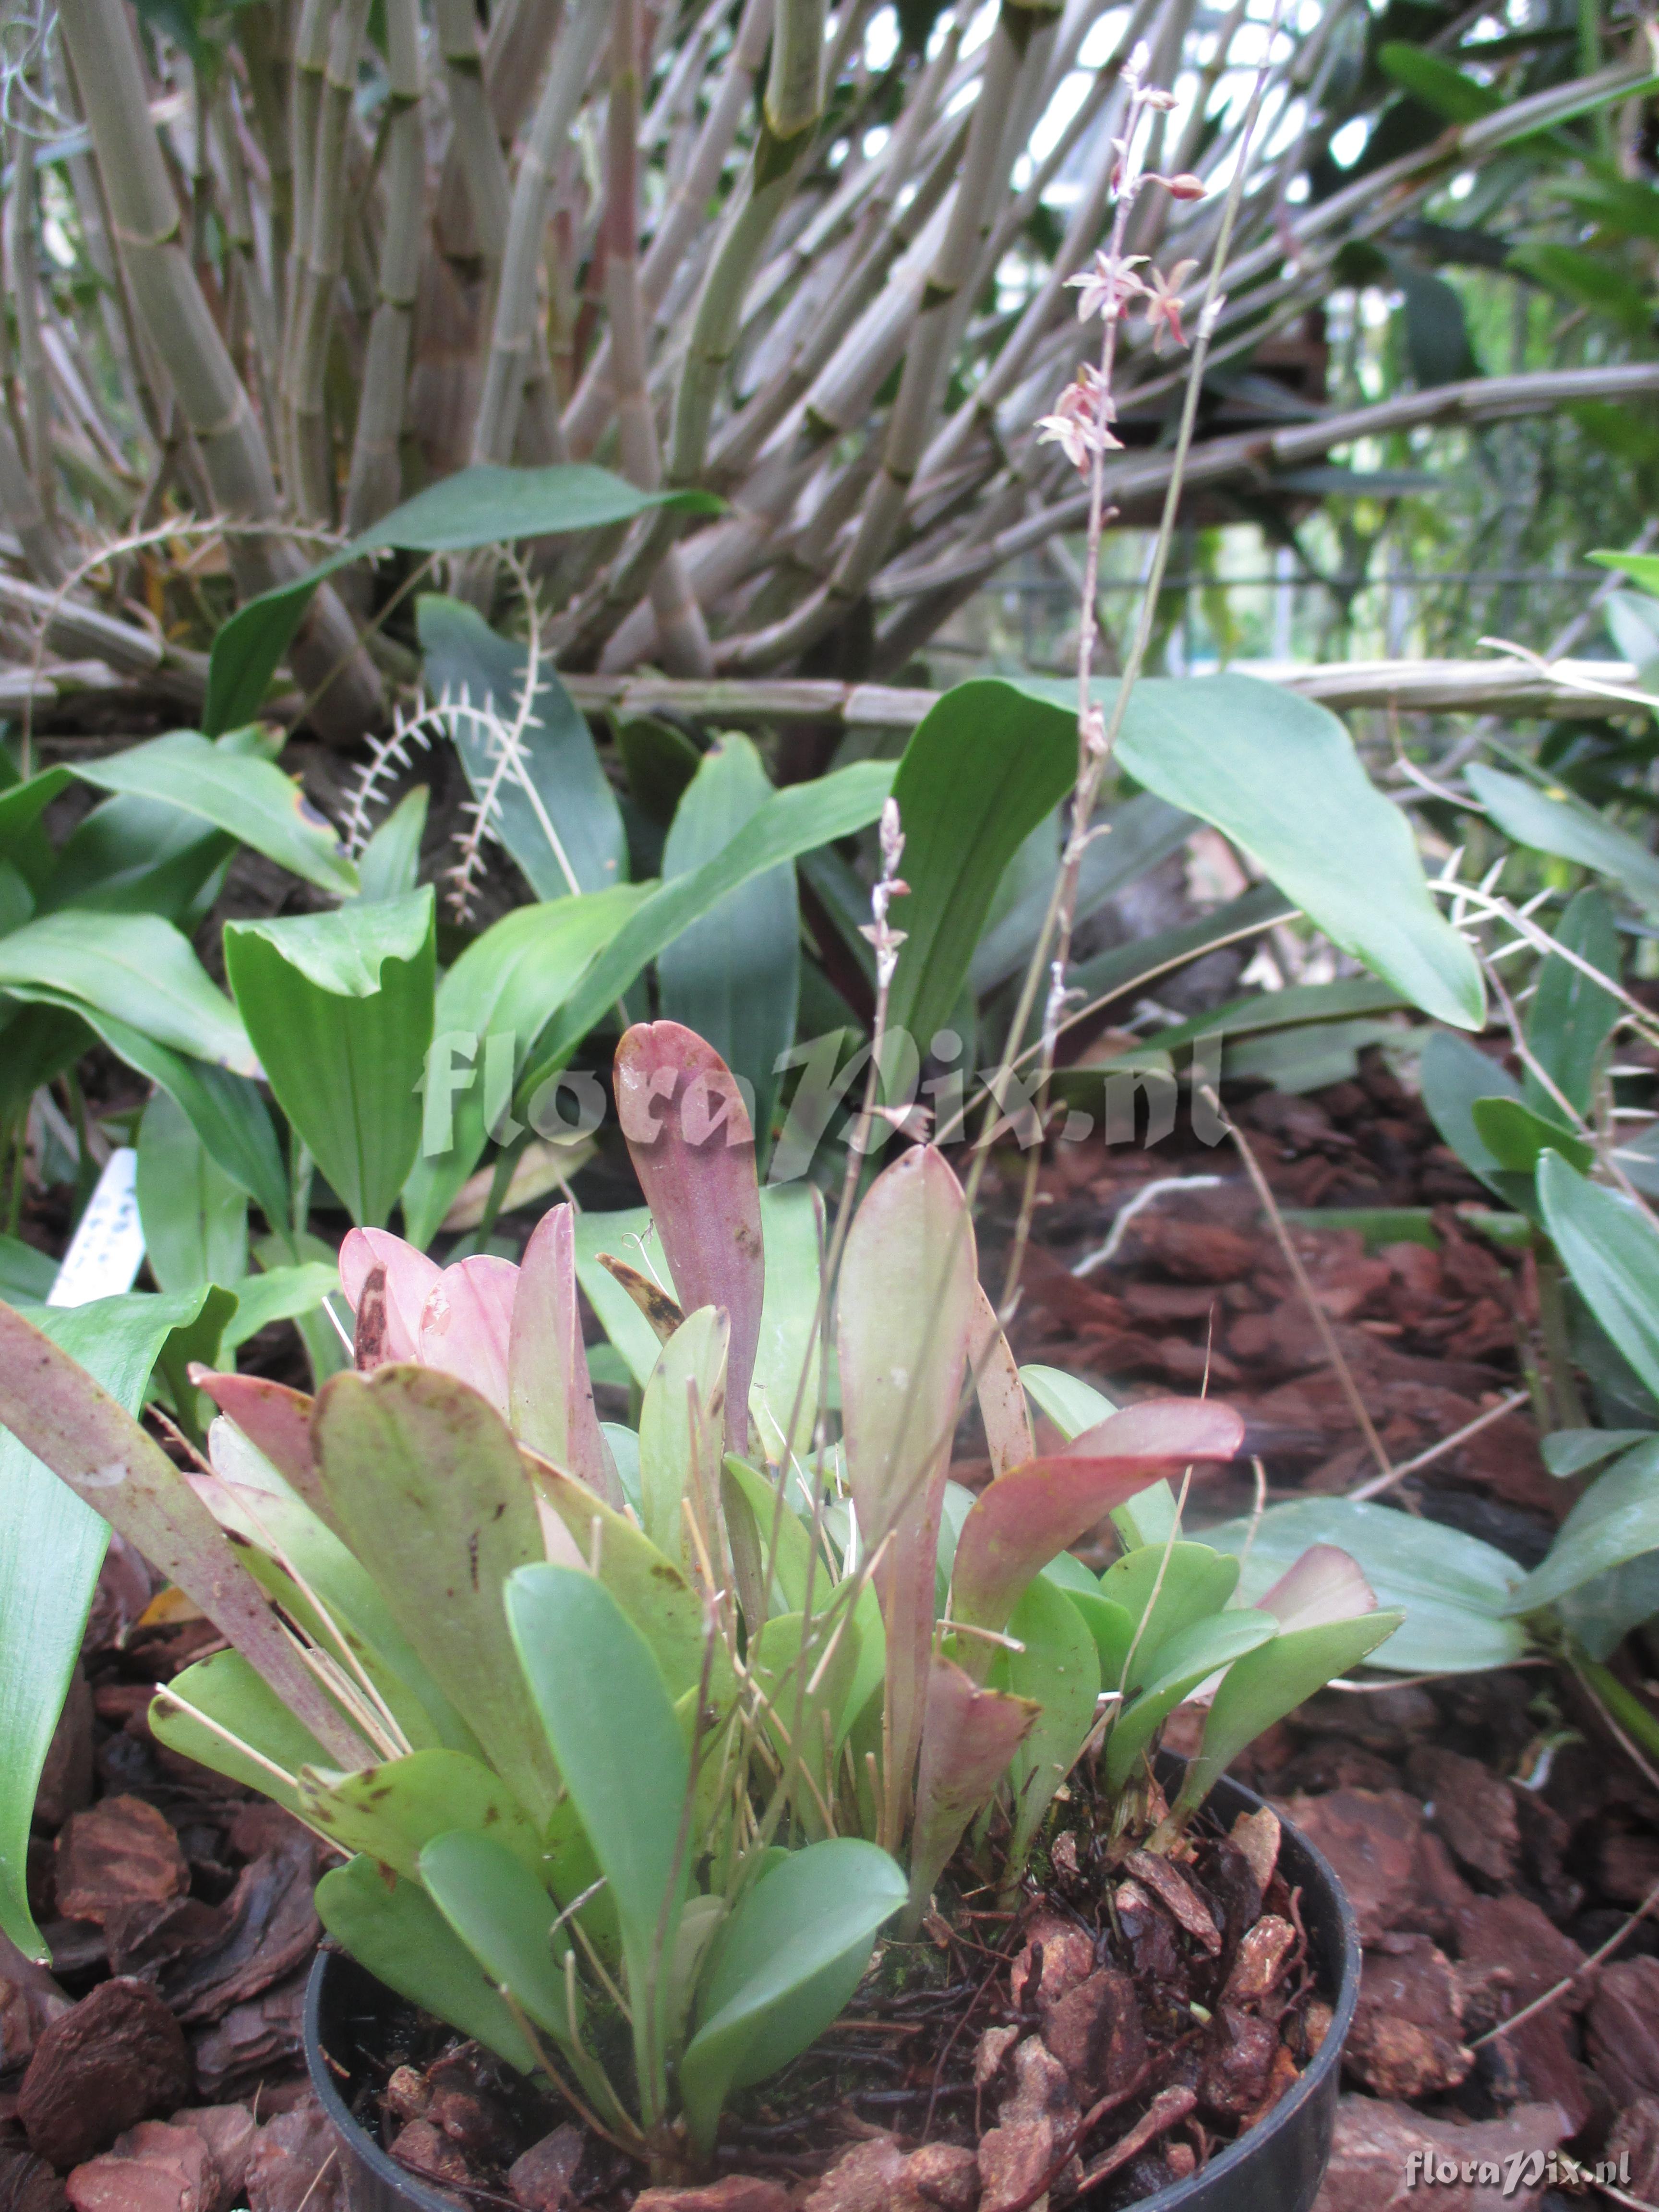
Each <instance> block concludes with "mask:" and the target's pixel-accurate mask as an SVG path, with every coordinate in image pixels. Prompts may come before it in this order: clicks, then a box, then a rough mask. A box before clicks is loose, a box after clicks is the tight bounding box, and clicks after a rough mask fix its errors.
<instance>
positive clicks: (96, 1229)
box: [46, 1145, 144, 1306]
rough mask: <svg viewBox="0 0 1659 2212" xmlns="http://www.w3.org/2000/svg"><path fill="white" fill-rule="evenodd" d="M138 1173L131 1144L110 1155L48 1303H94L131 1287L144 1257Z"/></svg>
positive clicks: (79, 1304)
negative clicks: (97, 1299)
mask: <svg viewBox="0 0 1659 2212" xmlns="http://www.w3.org/2000/svg"><path fill="white" fill-rule="evenodd" d="M137 1172H138V1155H137V1152H135V1151H134V1150H133V1149H132V1147H131V1145H123V1146H121V1147H120V1148H119V1150H118V1151H116V1152H112V1153H111V1154H110V1156H109V1158H108V1159H107V1161H106V1163H105V1165H104V1171H103V1173H102V1174H101V1175H100V1176H99V1178H98V1188H96V1189H95V1190H94V1192H93V1194H92V1196H91V1198H90V1199H89V1200H88V1201H87V1210H86V1212H84V1213H83V1214H82V1216H81V1222H80V1226H79V1227H78V1228H77V1229H76V1232H75V1234H74V1236H73V1237H71V1238H70V1248H69V1250H68V1251H67V1252H65V1253H64V1264H63V1266H62V1267H59V1269H58V1279H57V1281H56V1282H55V1283H54V1284H53V1285H52V1288H51V1290H50V1291H48V1292H47V1294H46V1304H48V1305H49V1306H85V1305H90V1304H91V1303H92V1301H93V1300H94V1298H116V1297H120V1296H121V1295H122V1293H123V1292H124V1291H130V1290H131V1288H132V1286H133V1284H134V1283H135V1282H136V1281H137V1275H138V1270H139V1268H140V1267H142V1266H143V1261H144V1229H143V1223H142V1222H141V1221H140V1220H139V1218H138V1188H137Z"/></svg>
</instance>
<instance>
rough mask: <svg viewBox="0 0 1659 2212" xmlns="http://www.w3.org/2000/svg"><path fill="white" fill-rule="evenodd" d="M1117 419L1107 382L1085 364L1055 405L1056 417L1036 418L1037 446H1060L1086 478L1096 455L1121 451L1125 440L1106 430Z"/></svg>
mask: <svg viewBox="0 0 1659 2212" xmlns="http://www.w3.org/2000/svg"><path fill="white" fill-rule="evenodd" d="M1116 416H1117V406H1116V403H1115V401H1114V399H1113V398H1112V395H1111V393H1110V392H1108V391H1107V389H1106V386H1105V380H1104V379H1103V377H1102V375H1101V374H1100V371H1099V370H1098V369H1097V368H1095V366H1094V365H1093V363H1092V362H1085V364H1084V366H1083V367H1082V368H1081V369H1079V372H1078V374H1077V378H1076V380H1075V382H1073V383H1071V384H1068V385H1067V386H1066V389H1065V390H1064V391H1063V392H1061V393H1060V397H1059V398H1058V399H1057V400H1056V401H1055V402H1054V413H1053V414H1052V415H1041V416H1038V417H1037V443H1038V444H1039V445H1040V446H1046V445H1054V446H1058V447H1060V451H1061V452H1062V453H1064V454H1065V456H1066V459H1067V460H1068V461H1069V462H1070V463H1071V464H1072V466H1073V468H1074V469H1077V470H1079V471H1081V473H1082V474H1083V475H1085V476H1087V475H1088V473H1089V467H1090V463H1091V460H1092V459H1093V457H1094V455H1095V454H1097V453H1112V452H1115V451H1118V450H1120V449H1121V446H1122V442H1123V441H1122V440H1121V439H1120V438H1115V437H1114V436H1113V435H1112V434H1111V432H1110V431H1109V429H1108V428H1107V427H1106V426H1107V424H1108V423H1109V422H1113V421H1115V419H1116Z"/></svg>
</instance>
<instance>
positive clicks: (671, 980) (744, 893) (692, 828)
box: [657, 732, 800, 1166]
mask: <svg viewBox="0 0 1659 2212" xmlns="http://www.w3.org/2000/svg"><path fill="white" fill-rule="evenodd" d="M771 797H772V781H771V778H770V777H769V775H767V773H766V769H765V768H764V766H763V763H762V761H761V757H760V754H759V752H758V750H757V748H756V746H755V744H754V742H753V740H752V739H751V738H745V737H744V736H742V735H741V734H739V733H738V732H727V733H726V734H725V735H724V736H722V737H720V738H717V739H716V740H715V743H714V747H713V749H712V750H710V751H709V752H707V753H705V754H704V755H703V757H702V762H701V763H699V765H698V769H697V772H696V775H695V776H694V777H693V778H692V781H691V783H690V788H689V789H688V790H687V791H686V792H685V793H684V796H683V797H682V799H681V800H680V803H679V806H678V809H677V811H676V812H675V815H674V819H673V822H672V823H671V826H670V829H669V832H668V836H667V840H666V842H665V845H664V847H663V856H662V873H663V880H664V882H665V883H671V882H672V881H673V880H674V879H675V878H677V877H680V876H684V875H687V874H690V873H691V872H694V871H695V870H696V869H698V868H700V867H702V865H703V864H704V862H705V861H708V860H713V859H714V857H715V856H716V854H719V853H720V852H722V851H723V850H724V849H725V848H726V846H727V845H728V844H729V843H730V842H731V841H732V838H733V837H734V836H737V834H738V831H739V830H740V829H743V827H744V824H745V823H748V822H750V820H752V819H753V817H754V816H755V815H756V814H757V812H758V811H760V809H761V808H762V807H763V805H765V804H766V802H767V800H768V799H770V798H771ZM657 980H658V986H659V1000H660V1004H661V1010H662V1012H664V1013H665V1015H666V1016H667V1017H668V1018H669V1019H670V1020H671V1021H676V1022H683V1023H684V1025H685V1026H686V1028H687V1029H690V1030H696V1033H697V1035H698V1036H701V1037H705V1038H707V1040H708V1042H709V1043H710V1044H711V1045H713V1047H714V1050H715V1051H716V1052H717V1053H718V1054H720V1058H721V1059H722V1060H724V1061H725V1062H726V1066H728V1067H729V1068H730V1069H731V1070H732V1073H733V1074H734V1075H735V1076H736V1077H737V1078H738V1080H739V1081H740V1082H741V1083H744V1084H746V1085H748V1086H749V1096H748V1100H747V1102H746V1103H748V1104H749V1110H750V1121H751V1122H752V1123H753V1126H754V1130H755V1137H756V1141H757V1146H758V1147H759V1154H760V1159H761V1164H762V1165H763V1166H764V1164H765V1159H766V1155H767V1152H768V1150H769V1145H770V1138H771V1127H772V1109H773V1105H774V1103H775V1100H776V1097H777V1088H778V1079H777V1074H776V1072H775V1071H776V1065H777V1061H778V1058H779V1055H780V1054H782V1053H783V1052H785V1051H787V1048H788V1047H789V1045H790V1044H791V1043H792V1042H793V1038H794V1034H795V1008H796V1002H797V1000H798V998H799V987H800V915H799V905H798V902H797V899H796V895H795V872H794V870H793V867H791V866H789V865H788V864H787V862H780V864H779V865H778V866H776V867H775V868H771V869H769V870H768V871H767V872H765V873H764V874H763V875H758V876H755V877H752V878H750V881H749V882H747V883H746V884H744V885H743V887H742V888H741V889H740V890H735V891H729V892H728V893H727V894H726V896H725V897H724V898H723V899H721V900H720V901H719V902H718V903H717V904H716V905H714V907H712V908H710V909H709V911H708V913H707V914H706V915H703V916H702V919H701V920H700V921H694V922H692V923H691V924H690V926H689V927H687V928H685V929H684V930H682V931H681V932H680V933H679V935H678V937H676V938H675V939H674V940H673V941H672V943H671V944H670V945H665V946H664V948H663V950H662V952H661V954H660V955H659V958H658V961H657Z"/></svg>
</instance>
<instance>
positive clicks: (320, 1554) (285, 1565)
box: [197, 1383, 478, 1764]
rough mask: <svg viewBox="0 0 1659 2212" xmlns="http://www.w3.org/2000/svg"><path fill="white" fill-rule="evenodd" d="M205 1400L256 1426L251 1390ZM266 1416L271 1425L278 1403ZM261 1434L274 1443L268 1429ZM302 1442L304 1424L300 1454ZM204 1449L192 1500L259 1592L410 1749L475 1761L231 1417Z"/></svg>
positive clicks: (368, 1582) (404, 1646)
mask: <svg viewBox="0 0 1659 2212" xmlns="http://www.w3.org/2000/svg"><path fill="white" fill-rule="evenodd" d="M276 1387H278V1388H280V1386H276ZM254 1388H255V1389H257V1388H258V1385H257V1383H256V1384H255V1385H254ZM213 1395H215V1396H216V1397H224V1398H226V1401H227V1402H228V1404H230V1405H231V1406H233V1407H237V1408H238V1409H239V1410H240V1412H241V1413H242V1416H243V1418H244V1419H247V1420H248V1421H249V1423H250V1425H252V1426H253V1427H256V1428H257V1427H258V1426H259V1422H258V1419H257V1412H258V1409H259V1407H260V1401H259V1400H258V1398H257V1397H254V1396H253V1395H252V1392H249V1391H245V1390H244V1391H239V1390H238V1389H235V1387H234V1385H233V1387H232V1389H231V1390H230V1392H229V1393H228V1394H227V1393H226V1391H225V1389H224V1388H223V1385H222V1383H216V1385H215V1388H214V1392H213ZM291 1410H292V1412H293V1413H301V1411H303V1412H304V1413H309V1411H310V1410H311V1401H305V1400H302V1401H301V1405H300V1407H295V1408H292V1409H291ZM271 1411H274V1412H275V1413H276V1418H277V1419H281V1417H282V1408H281V1406H280V1401H279V1402H278V1405H277V1407H276V1408H274V1409H271ZM270 1418H271V1413H270V1412H268V1413H267V1419H270ZM265 1433H266V1435H267V1437H269V1438H270V1441H271V1442H272V1443H276V1438H275V1437H270V1430H269V1429H267V1430H266V1431H265ZM310 1441H311V1440H310V1433H309V1430H308V1428H307V1430H306V1431H304V1449H305V1450H306V1452H307V1458H308V1457H309V1452H310ZM208 1449H209V1454H210V1459H211V1462H212V1467H213V1475H212V1477H211V1478H208V1479H204V1480H201V1481H199V1482H198V1483H197V1495H198V1496H200V1497H201V1498H203V1499H204V1502H205V1503H206V1504H207V1505H208V1506H209V1508H210V1510H211V1511H212V1513H213V1516H214V1517H215V1519H216V1521H217V1522H218V1523H219V1525H220V1527H221V1528H223V1529H225V1530H226V1531H227V1532H228V1534H230V1535H231V1536H232V1537H233V1538H234V1539H238V1540H240V1541H241V1542H242V1543H243V1544H244V1545H245V1547H246V1549H245V1551H244V1553H243V1557H244V1558H245V1559H246V1561H247V1565H248V1571H249V1572H250V1573H251V1574H252V1576H253V1577H254V1579H255V1580H256V1581H257V1582H258V1583H259V1585H260V1587H261V1588H262V1589H264V1590H265V1591H267V1592H268V1594H269V1595H270V1597H271V1598H272V1599H273V1601H275V1602H276V1603H277V1604H279V1605H280V1606H282V1607H283V1610H284V1611H285V1612H287V1613H289V1614H290V1615H291V1616H292V1617H293V1618H294V1619H295V1620H299V1621H301V1623H303V1625H304V1626H305V1627H306V1628H307V1632H309V1633H310V1634H311V1636H312V1637H313V1640H314V1641H315V1642H317V1643H318V1644H320V1645H322V1646H324V1647H325V1648H326V1649H329V1650H332V1651H334V1653H335V1654H336V1656H337V1657H338V1658H340V1659H341V1661H342V1662H343V1664H346V1665H347V1666H349V1667H353V1671H354V1672H355V1671H356V1669H357V1668H361V1669H362V1672H363V1673H365V1674H368V1676H369V1678H370V1680H372V1682H373V1683H374V1689H375V1691H376V1692H378V1694H379V1695H380V1698H381V1699H383V1700H384V1702H385V1703H386V1705H387V1706H388V1707H389V1708H390V1709H391V1711H392V1717H393V1718H394V1720H395V1721H396V1723H397V1724H398V1727H399V1729H402V1731H403V1733H404V1737H405V1738H406V1739H407V1741H408V1743H409V1745H410V1748H411V1749H413V1750H425V1749H435V1748H437V1747H439V1746H447V1747H448V1748H449V1749H450V1750H452V1751H458V1752H465V1753H468V1754H469V1755H474V1756H476V1755H477V1753H478V1746H477V1741H476V1739H475V1738H474V1736H473V1735H472V1733H471V1729H468V1728H467V1726H466V1724H465V1722H464V1721H463V1720H462V1719H461V1718H460V1717H459V1715H458V1714H457V1712H456V1711H455V1709H454V1707H453V1705H451V1704H450V1702H449V1700H448V1699H447V1698H446V1697H445V1696H444V1694H443V1692H442V1691H441V1689H440V1688H439V1687H438V1685H437V1683H436V1682H435V1680H433V1677H432V1675H431V1674H430V1672H429V1671H428V1668H427V1666H426V1664H425V1662H423V1660H422V1658H421V1656H420V1654H419V1652H418V1650H416V1646H415V1645H414V1644H412V1643H411V1642H410V1639H409V1638H408V1637H407V1636H405V1635H404V1632H403V1631H402V1630H401V1629H400V1628H399V1627H398V1624H397V1622H396V1620H394V1619H393V1617H392V1612H391V1609H390V1608H389V1607H388V1606H387V1605H386V1601H385V1599H384V1598H383V1597H382V1596H381V1595H380V1590H379V1589H378V1588H377V1587H376V1585H375V1583H374V1577H373V1576H372V1575H371V1574H370V1573H369V1572H368V1569H367V1568H366V1567H365V1566H364V1565H363V1564H362V1561H361V1560H360V1559H356V1558H355V1557H354V1556H353V1554H352V1553H350V1552H349V1550H348V1549H347V1548H346V1547H345V1545H344V1544H343V1542H342V1541H341V1540H340V1538H339V1537H338V1536H337V1534H335V1532H334V1530H333V1529H332V1528H331V1527H330V1526H329V1525H328V1523H327V1522H326V1521H325V1520H324V1518H323V1517H322V1516H321V1514H320V1513H319V1512H318V1511H317V1510H315V1508H314V1507H313V1505H312V1504H310V1503H309V1502H308V1501H307V1499H306V1498H304V1497H303V1496H302V1495H301V1492H300V1490H299V1488H297V1487H296V1486H294V1485H292V1484H290V1482H289V1479H288V1478H287V1477H286V1476H285V1475H283V1474H282V1473H281V1472H280V1471H279V1470H278V1468H276V1465H275V1463H274V1462H272V1461H271V1460H270V1459H269V1458H268V1457H267V1456H266V1455H265V1454H264V1451H262V1450H261V1449H259V1447H258V1444H256V1443H254V1442H253V1441H252V1438H251V1437H250V1436H249V1435H248V1434H247V1433H246V1431H244V1430H243V1429H242V1428H241V1427H240V1426H239V1425H237V1423H236V1422H235V1421H234V1419H222V1420H216V1421H215V1422H214V1424H213V1425H212V1427H211V1428H210V1431H209V1432H208ZM306 1472H307V1477H308V1486H310V1487H313V1488H314V1487H315V1486H316V1471H315V1467H314V1464H312V1463H308V1465H307V1470H306ZM342 1644H343V1646H344V1650H342V1649H341V1646H342ZM354 1662H355V1666H354ZM325 1763H334V1764H337V1762H325Z"/></svg>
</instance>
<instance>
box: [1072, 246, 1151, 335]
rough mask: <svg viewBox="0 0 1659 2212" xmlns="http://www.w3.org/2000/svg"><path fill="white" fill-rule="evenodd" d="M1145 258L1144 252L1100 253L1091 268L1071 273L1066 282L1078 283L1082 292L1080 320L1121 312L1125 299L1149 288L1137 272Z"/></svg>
mask: <svg viewBox="0 0 1659 2212" xmlns="http://www.w3.org/2000/svg"><path fill="white" fill-rule="evenodd" d="M1145 259H1146V255H1145V254H1144V253H1129V254H1121V253H1105V252H1100V253H1097V254H1096V256H1095V260H1094V266H1093V268H1092V269H1082V270H1079V271H1078V273H1077V275H1076V276H1068V277H1067V278H1066V283H1067V284H1071V285H1075V286H1077V287H1078V289H1079V294H1080V296H1079V300H1078V303H1077V313H1078V320H1079V322H1080V323H1086V322H1087V321H1088V320H1089V319H1090V317H1091V315H1100V316H1103V317H1105V318H1108V319H1110V318H1112V317H1115V316H1117V315H1121V313H1122V312H1123V309H1124V306H1125V304H1126V302H1127V301H1130V300H1133V299H1135V298H1137V297H1138V296H1139V295H1140V294H1142V293H1144V292H1145V291H1146V284H1145V283H1144V282H1143V281H1142V279H1141V278H1140V277H1139V276H1136V275H1135V273H1134V272H1135V265H1136V264H1137V263H1138V262H1141V261H1144V260H1145Z"/></svg>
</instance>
